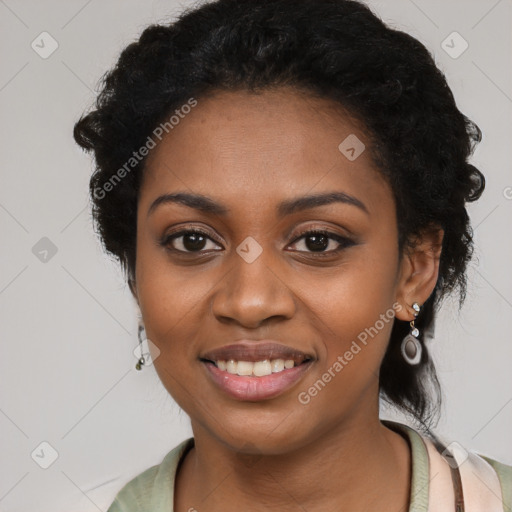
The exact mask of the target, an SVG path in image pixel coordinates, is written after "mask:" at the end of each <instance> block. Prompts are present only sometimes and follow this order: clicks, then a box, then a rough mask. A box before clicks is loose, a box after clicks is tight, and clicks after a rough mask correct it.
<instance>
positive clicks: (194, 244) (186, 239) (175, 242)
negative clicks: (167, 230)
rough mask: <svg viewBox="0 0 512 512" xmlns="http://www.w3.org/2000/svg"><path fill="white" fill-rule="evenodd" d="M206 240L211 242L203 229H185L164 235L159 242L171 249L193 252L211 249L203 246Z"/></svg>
mask: <svg viewBox="0 0 512 512" xmlns="http://www.w3.org/2000/svg"><path fill="white" fill-rule="evenodd" d="M180 239H181V240H180ZM208 241H211V242H213V240H212V239H211V238H210V237H209V236H208V235H207V234H206V233H204V232H203V231H199V230H186V231H180V232H178V233H174V234H171V235H168V236H166V237H164V239H163V240H162V242H161V244H162V245H163V246H165V247H167V248H168V249H169V250H171V251H176V252H183V253H194V252H202V251H203V250H209V249H212V248H211V247H210V248H207V247H205V245H207V243H208Z"/></svg>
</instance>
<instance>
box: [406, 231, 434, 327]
mask: <svg viewBox="0 0 512 512" xmlns="http://www.w3.org/2000/svg"><path fill="white" fill-rule="evenodd" d="M443 237H444V231H443V229H441V228H440V227H438V226H435V227H431V228H428V229H425V230H424V231H423V232H422V233H421V235H420V236H419V237H418V239H416V240H415V243H414V244H413V246H412V247H411V246H409V247H406V248H405V249H404V254H403V257H402V261H401V263H400V270H399V277H398V281H397V291H396V301H397V302H399V303H400V304H401V305H402V308H401V309H400V310H399V311H398V310H397V311H396V317H397V318H398V319H399V320H403V321H407V322H410V321H411V320H414V318H415V317H414V314H415V311H414V309H413V308H412V304H413V303H414V302H417V303H418V304H419V305H420V306H422V305H423V304H424V303H425V302H426V301H427V299H428V298H429V297H430V295H431V294H432V292H433V291H434V288H435V286H436V282H437V278H438V275H439V260H440V257H441V250H442V244H443Z"/></svg>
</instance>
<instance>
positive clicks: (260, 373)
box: [215, 359, 295, 377]
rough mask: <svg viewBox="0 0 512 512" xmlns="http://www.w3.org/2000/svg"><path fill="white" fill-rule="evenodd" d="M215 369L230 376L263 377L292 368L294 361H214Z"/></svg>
mask: <svg viewBox="0 0 512 512" xmlns="http://www.w3.org/2000/svg"><path fill="white" fill-rule="evenodd" d="M215 364H216V365H217V368H218V369H219V370H222V371H227V372H228V373H231V374H232V375H242V376H251V377H252V376H254V377H264V376H265V375H271V374H272V373H279V372H282V371H283V370H285V369H289V368H293V367H294V366H295V361H294V360H293V359H286V360H284V359H272V360H268V359H264V360H263V361H256V362H251V361H235V360H234V359H230V360H229V361H216V362H215Z"/></svg>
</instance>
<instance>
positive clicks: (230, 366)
mask: <svg viewBox="0 0 512 512" xmlns="http://www.w3.org/2000/svg"><path fill="white" fill-rule="evenodd" d="M237 366H238V364H237V362H236V361H233V359H230V360H229V361H228V362H227V363H226V371H227V372H228V373H232V374H233V375H234V374H235V373H236V367H237Z"/></svg>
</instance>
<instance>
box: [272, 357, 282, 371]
mask: <svg viewBox="0 0 512 512" xmlns="http://www.w3.org/2000/svg"><path fill="white" fill-rule="evenodd" d="M283 370H284V359H274V360H273V361H272V373H278V372H282V371H283Z"/></svg>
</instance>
